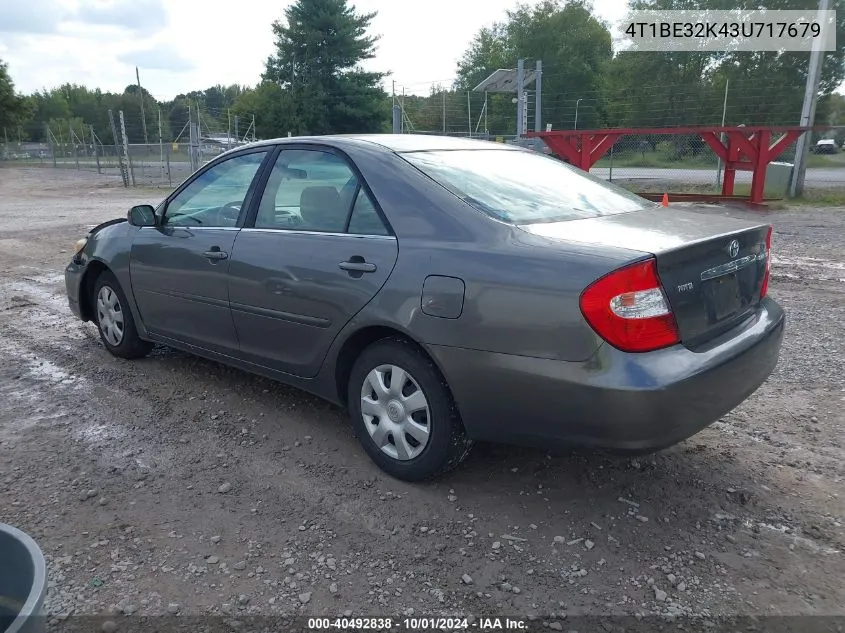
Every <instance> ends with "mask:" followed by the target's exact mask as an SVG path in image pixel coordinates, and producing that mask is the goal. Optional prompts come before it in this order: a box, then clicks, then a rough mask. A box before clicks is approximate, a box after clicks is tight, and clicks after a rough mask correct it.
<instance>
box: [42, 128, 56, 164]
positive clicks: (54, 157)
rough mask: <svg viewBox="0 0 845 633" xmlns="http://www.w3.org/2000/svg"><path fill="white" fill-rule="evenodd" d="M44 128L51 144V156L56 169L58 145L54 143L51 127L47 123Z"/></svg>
mask: <svg viewBox="0 0 845 633" xmlns="http://www.w3.org/2000/svg"><path fill="white" fill-rule="evenodd" d="M44 128H45V129H46V130H47V142H48V143H49V144H50V156H52V157H53V167H54V168H55V167H56V144H55V143H54V142H53V141H54V140H55V139H54V138H53V131H52V130H51V129H50V126H49V125H47V124H46V123H45V124H44Z"/></svg>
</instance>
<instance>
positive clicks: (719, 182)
mask: <svg viewBox="0 0 845 633" xmlns="http://www.w3.org/2000/svg"><path fill="white" fill-rule="evenodd" d="M730 82H731V80H730V79H725V102H724V103H723V104H722V127H725V115H726V114H727V112H728V85H729V84H730ZM720 136H721V138H722V145H724V144H725V133H724V132H722V134H721V135H720ZM721 185H722V157H721V156H719V157H717V158H716V186H717V187H720V186H721Z"/></svg>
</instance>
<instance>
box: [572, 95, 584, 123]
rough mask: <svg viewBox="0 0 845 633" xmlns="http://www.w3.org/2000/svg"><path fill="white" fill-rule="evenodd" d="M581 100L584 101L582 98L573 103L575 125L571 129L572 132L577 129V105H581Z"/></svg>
mask: <svg viewBox="0 0 845 633" xmlns="http://www.w3.org/2000/svg"><path fill="white" fill-rule="evenodd" d="M583 100H584V99H583V97H582V98H581V99H578V100H577V101H576V102H575V125H574V126H573V128H572V129H573V130H577V129H578V104H579V103H581V102H582V101H583Z"/></svg>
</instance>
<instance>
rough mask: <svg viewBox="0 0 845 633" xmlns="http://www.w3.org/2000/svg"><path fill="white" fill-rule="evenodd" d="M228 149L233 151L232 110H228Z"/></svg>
mask: <svg viewBox="0 0 845 633" xmlns="http://www.w3.org/2000/svg"><path fill="white" fill-rule="evenodd" d="M226 149H232V110H231V109H229V108H226Z"/></svg>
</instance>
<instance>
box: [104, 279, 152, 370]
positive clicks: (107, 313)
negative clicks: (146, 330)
mask: <svg viewBox="0 0 845 633" xmlns="http://www.w3.org/2000/svg"><path fill="white" fill-rule="evenodd" d="M93 302H94V310H93V311H94V315H95V320H96V323H97V329H98V330H99V331H100V339H102V341H103V344H104V345H105V346H106V349H107V350H109V352H111V353H112V354H113V355H114V356H117V357H119V358H127V359H132V358H142V357H144V356H146V355H147V354H149V353H150V350H151V349H152V348H153V344H152V343H150V342H149V341H144V340H142V339H141V338H140V337H139V336H138V330H137V329H136V328H135V320H134V319H133V318H132V311H131V310H130V309H129V304H128V302H127V300H126V295H125V294H123V290H122V289H121V287H120V284H119V283H118V281H117V278H116V277H115V276H114V274H112V273H111V272H109V271H104V272H102V273H100V276H99V277H97V281H96V283H95V284H94V296H93Z"/></svg>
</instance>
